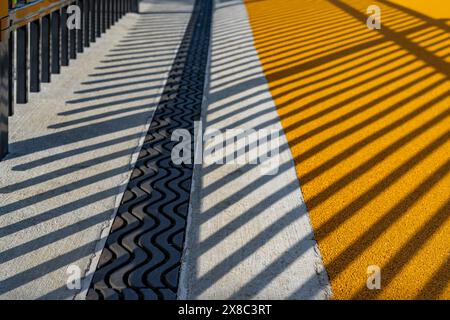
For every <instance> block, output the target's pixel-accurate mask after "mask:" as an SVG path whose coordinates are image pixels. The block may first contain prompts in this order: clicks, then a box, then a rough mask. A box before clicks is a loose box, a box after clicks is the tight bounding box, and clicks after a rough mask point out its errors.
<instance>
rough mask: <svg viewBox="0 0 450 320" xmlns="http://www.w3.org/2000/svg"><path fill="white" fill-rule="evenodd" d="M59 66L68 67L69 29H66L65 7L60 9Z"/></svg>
mask: <svg viewBox="0 0 450 320" xmlns="http://www.w3.org/2000/svg"><path fill="white" fill-rule="evenodd" d="M61 65H62V66H68V65H69V29H68V28H67V7H63V8H62V9H61Z"/></svg>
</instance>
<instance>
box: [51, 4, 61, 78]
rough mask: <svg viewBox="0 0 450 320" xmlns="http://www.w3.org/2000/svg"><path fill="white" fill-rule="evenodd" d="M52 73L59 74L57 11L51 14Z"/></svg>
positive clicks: (59, 25)
mask: <svg viewBox="0 0 450 320" xmlns="http://www.w3.org/2000/svg"><path fill="white" fill-rule="evenodd" d="M51 25H52V45H51V47H52V59H51V60H52V73H53V74H59V73H60V72H61V61H60V52H61V50H60V45H61V44H60V40H61V39H60V37H61V16H60V13H59V10H56V11H53V12H52V19H51Z"/></svg>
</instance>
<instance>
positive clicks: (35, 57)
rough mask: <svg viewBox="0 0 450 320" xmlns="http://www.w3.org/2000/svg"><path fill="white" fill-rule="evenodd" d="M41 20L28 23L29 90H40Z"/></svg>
mask: <svg viewBox="0 0 450 320" xmlns="http://www.w3.org/2000/svg"><path fill="white" fill-rule="evenodd" d="M40 43H41V22H40V20H35V21H33V22H31V23H30V92H39V91H41V79H40V70H39V69H40V58H41V57H40Z"/></svg>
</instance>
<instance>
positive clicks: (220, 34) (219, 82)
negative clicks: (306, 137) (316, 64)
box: [179, 0, 331, 299]
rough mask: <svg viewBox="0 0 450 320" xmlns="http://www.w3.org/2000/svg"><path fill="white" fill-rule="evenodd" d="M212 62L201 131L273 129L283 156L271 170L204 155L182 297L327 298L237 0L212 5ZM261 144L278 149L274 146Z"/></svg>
mask: <svg viewBox="0 0 450 320" xmlns="http://www.w3.org/2000/svg"><path fill="white" fill-rule="evenodd" d="M210 63H211V68H210V70H211V74H210V84H209V87H208V89H209V94H208V97H207V98H206V101H205V104H204V108H203V128H204V131H205V132H212V131H213V130H216V131H219V132H222V133H224V132H226V130H230V129H244V130H255V131H256V132H263V131H264V130H266V131H267V132H270V130H272V131H273V132H276V133H277V134H278V135H279V139H278V143H279V157H278V158H275V157H274V158H273V159H274V160H276V163H274V164H275V166H274V168H275V171H274V172H269V171H268V170H267V169H266V168H265V166H266V165H267V163H264V162H263V163H261V162H258V164H251V163H248V162H247V164H238V163H235V164H232V163H230V162H226V163H225V164H208V163H206V161H205V162H204V163H203V164H202V165H199V166H198V167H197V169H196V171H195V173H194V176H195V182H194V190H193V193H192V199H191V206H192V210H191V212H190V216H189V219H190V223H189V225H188V229H187V231H186V236H187V242H186V245H185V250H186V252H185V257H184V260H183V265H182V268H183V269H182V273H181V280H180V281H181V283H180V287H179V295H180V298H187V299H287V298H289V299H326V298H328V297H330V295H331V291H330V289H329V285H328V278H327V275H326V272H325V270H324V268H323V264H322V260H321V257H320V253H319V251H318V248H317V246H316V242H315V240H314V235H313V231H312V228H311V225H310V223H309V217H308V213H307V210H306V206H305V203H304V201H303V197H302V194H301V191H300V186H299V183H298V179H297V176H296V173H295V166H294V162H293V160H292V154H291V151H290V149H289V146H288V144H287V141H286V138H285V136H284V132H283V129H282V127H281V124H280V121H279V117H278V114H277V111H276V107H275V104H274V102H273V100H272V97H271V94H270V92H269V89H268V86H267V82H266V80H265V76H264V73H263V72H262V68H261V64H260V62H259V59H258V55H257V52H256V50H255V49H254V47H253V36H252V32H251V29H250V26H249V23H248V18H247V11H246V8H245V6H244V4H243V3H242V1H240V0H236V1H218V2H216V11H215V15H214V25H213V41H212V52H211V62H210ZM243 119H246V120H245V121H243ZM208 142H210V140H208V141H205V144H204V146H203V147H204V151H205V153H207V150H208V149H211V148H215V149H216V151H217V152H218V153H221V152H222V154H228V152H229V151H228V150H229V149H226V147H225V146H217V145H216V146H214V143H208ZM261 147H263V148H264V147H266V148H268V149H270V148H272V150H274V149H276V144H275V145H272V144H270V143H265V144H264V143H262V144H261V145H259V148H261ZM258 150H260V149H258ZM247 153H248V154H250V151H248V152H247ZM270 173H274V174H273V175H271V174H270Z"/></svg>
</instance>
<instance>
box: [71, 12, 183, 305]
mask: <svg viewBox="0 0 450 320" xmlns="http://www.w3.org/2000/svg"><path fill="white" fill-rule="evenodd" d="M131 14H132V15H136V16H139V14H136V13H131ZM181 42H182V41H180V43H179V44H178V46H177V47H176V48H175V49H174V51H173V53H174V59H175V58H176V55H177V52H178V51H179V48H180V45H181ZM174 59H173V60H174ZM172 64H173V61H172ZM171 68H172V65H170V66H169V67H168V72H170V70H171ZM168 79H169V77H167V78H166V80H165V81H163V84H162V86H161V88H160V89H159V90H158V94H159V100H158V101H157V102H156V103H155V104H156V106H155V110H154V111H153V112H152V114H151V115H150V116H149V117H148V119H147V122H146V124H145V126H144V127H143V129H142V132H141V137H140V138H139V142H138V145H137V146H136V148H135V150H134V151H133V153H132V154H131V156H130V164H129V168H128V173H127V178H126V179H125V180H124V181H123V182H122V183H121V184H120V185H119V187H118V189H119V191H118V193H117V195H116V198H115V203H114V208H113V213H112V214H111V216H110V218H109V219H108V220H107V221H105V222H104V223H103V225H102V227H101V230H100V234H99V237H98V238H97V244H96V246H95V250H94V253H93V254H92V255H91V257H90V258H89V262H88V265H87V267H86V269H85V270H84V272H85V273H84V277H83V278H82V279H81V283H82V284H81V289H80V291H79V292H78V293H76V294H75V295H74V297H73V300H85V299H86V296H87V293H88V291H89V287H90V285H91V282H92V278H93V277H94V273H95V271H96V269H97V265H98V262H99V260H100V256H101V254H102V252H103V249H104V247H105V244H106V241H107V239H108V235H109V234H110V232H111V228H112V225H113V222H114V219H115V218H116V216H117V212H118V210H119V207H120V203H121V202H122V199H123V196H124V193H125V191H126V188H127V186H128V183H129V181H130V179H131V174H132V173H133V170H134V167H135V165H136V162H137V160H138V158H139V153H140V152H141V150H142V146H143V145H144V141H145V138H146V136H147V133H148V129H149V128H150V125H151V123H152V121H153V117H154V115H155V112H156V108H157V107H158V105H159V102H160V100H161V97H162V93H163V92H164V88H165V87H166V85H167V81H168Z"/></svg>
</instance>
